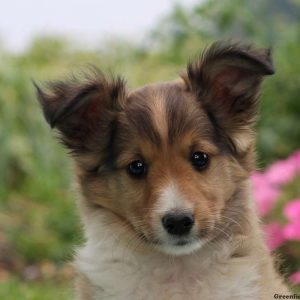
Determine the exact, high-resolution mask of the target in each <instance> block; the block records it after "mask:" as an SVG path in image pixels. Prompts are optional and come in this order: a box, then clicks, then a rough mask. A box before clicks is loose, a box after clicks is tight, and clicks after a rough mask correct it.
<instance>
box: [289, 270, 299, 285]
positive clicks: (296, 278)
mask: <svg viewBox="0 0 300 300" xmlns="http://www.w3.org/2000/svg"><path fill="white" fill-rule="evenodd" d="M289 279H290V282H291V283H293V284H300V270H299V271H297V272H295V273H293V274H292V275H291V276H290V278H289Z"/></svg>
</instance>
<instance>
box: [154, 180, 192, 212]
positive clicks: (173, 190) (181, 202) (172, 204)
mask: <svg viewBox="0 0 300 300" xmlns="http://www.w3.org/2000/svg"><path fill="white" fill-rule="evenodd" d="M191 208H192V206H191V204H190V203H189V202H188V201H187V199H186V198H185V197H184V195H183V194H182V193H181V192H180V190H179V189H178V186H177V184H176V183H175V182H170V183H169V184H168V185H166V186H165V187H164V188H163V189H162V190H161V193H160V197H159V199H158V201H157V207H156V210H157V211H159V212H161V214H164V213H167V212H169V211H172V210H176V209H180V210H189V209H191Z"/></svg>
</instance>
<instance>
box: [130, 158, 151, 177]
mask: <svg viewBox="0 0 300 300" xmlns="http://www.w3.org/2000/svg"><path fill="white" fill-rule="evenodd" d="M127 171H128V173H129V174H130V175H132V176H134V177H137V178H141V177H144V176H145V175H146V174H147V165H146V164H145V163H144V162H143V161H142V160H135V161H133V162H131V163H130V164H129V165H128V167H127Z"/></svg>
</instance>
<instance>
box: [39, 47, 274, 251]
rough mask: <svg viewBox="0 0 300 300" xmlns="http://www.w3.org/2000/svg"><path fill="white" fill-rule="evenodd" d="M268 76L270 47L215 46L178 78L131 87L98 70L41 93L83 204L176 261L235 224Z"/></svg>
mask: <svg viewBox="0 0 300 300" xmlns="http://www.w3.org/2000/svg"><path fill="white" fill-rule="evenodd" d="M273 73H274V70H273V66H272V62H271V59H270V54H269V52H268V51H264V50H254V49H253V48H251V47H248V46H240V45H237V44H230V43H227V44H226V43H220V42H218V43H215V44H213V45H212V46H211V47H210V48H209V49H207V50H206V51H205V52H204V53H203V54H202V55H201V56H200V57H199V59H196V60H195V61H193V62H191V63H189V64H188V67H187V71H186V72H185V73H184V74H183V75H182V80H180V81H176V82H166V83H157V84H153V85H148V86H145V87H142V88H140V89H137V90H133V91H127V89H126V86H125V83H124V81H123V80H121V79H120V78H117V79H108V78H106V77H105V76H104V75H103V74H102V73H101V72H98V71H95V72H93V73H92V74H90V75H89V76H86V77H85V78H84V79H77V80H75V79H74V80H71V81H69V82H54V83H51V84H50V85H49V86H48V88H47V89H46V90H43V91H42V90H41V89H39V88H38V97H39V100H40V102H41V105H42V107H43V110H44V114H45V117H46V119H47V121H48V122H49V123H50V125H51V126H52V127H55V128H56V129H57V130H58V131H59V133H60V136H61V139H62V141H63V143H64V144H65V145H66V147H67V148H68V149H69V150H70V151H71V153H72V154H73V156H74V158H75V161H76V165H77V168H78V177H79V182H80V184H81V188H82V192H83V195H84V197H85V199H86V201H88V203H91V204H93V205H95V209H97V208H96V207H99V209H104V210H108V211H110V212H112V213H113V214H115V215H116V216H118V218H120V221H121V220H122V221H121V222H124V223H126V224H129V225H130V228H131V229H130V230H132V231H133V232H134V234H136V237H137V238H139V239H141V240H143V241H144V242H145V243H147V244H149V245H152V246H154V247H156V248H157V249H159V250H161V251H163V252H165V253H168V254H173V255H180V254H186V253H190V252H192V251H195V250H196V249H198V248H200V247H201V246H202V245H203V244H204V243H205V242H207V241H209V240H211V239H212V238H214V237H216V236H217V235H218V234H222V233H226V231H227V232H229V231H230V230H229V229H228V228H230V226H234V224H236V223H238V224H239V222H238V218H239V215H240V214H241V211H240V209H239V208H237V207H242V206H243V204H242V203H243V201H245V199H243V198H242V197H240V198H241V199H238V200H234V199H235V198H237V194H238V193H239V192H240V189H241V187H242V186H243V182H244V181H245V180H246V179H247V178H248V177H249V174H250V172H251V171H252V168H253V166H254V154H253V148H254V134H253V131H252V128H251V127H252V125H253V123H254V121H255V117H256V113H257V106H258V91H259V87H260V83H261V81H262V78H263V76H265V75H270V74H273ZM234 201H235V202H234ZM237 201H238V204H237ZM233 203H235V204H233ZM233 205H237V207H233Z"/></svg>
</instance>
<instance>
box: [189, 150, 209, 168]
mask: <svg viewBox="0 0 300 300" xmlns="http://www.w3.org/2000/svg"><path fill="white" fill-rule="evenodd" d="M191 162H192V165H193V166H194V167H195V169H197V170H198V171H202V170H204V169H205V168H206V167H207V166H208V162H209V158H208V155H207V154H206V153H204V152H194V153H193V154H192V157H191Z"/></svg>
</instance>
